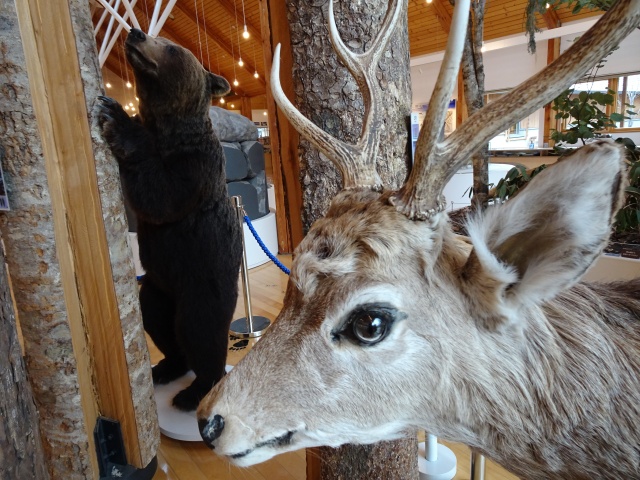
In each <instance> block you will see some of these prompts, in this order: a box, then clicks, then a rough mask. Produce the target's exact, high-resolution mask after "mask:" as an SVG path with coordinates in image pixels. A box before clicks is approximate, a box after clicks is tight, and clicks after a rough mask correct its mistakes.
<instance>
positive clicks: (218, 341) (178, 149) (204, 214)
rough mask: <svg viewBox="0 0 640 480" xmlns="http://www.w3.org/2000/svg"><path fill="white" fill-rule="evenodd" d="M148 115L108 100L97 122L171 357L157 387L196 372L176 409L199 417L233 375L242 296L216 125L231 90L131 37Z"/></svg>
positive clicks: (166, 44) (164, 48)
mask: <svg viewBox="0 0 640 480" xmlns="http://www.w3.org/2000/svg"><path fill="white" fill-rule="evenodd" d="M125 48H126V54H127V59H128V61H129V64H130V65H131V67H132V68H133V71H134V74H135V78H136V89H137V95H138V98H139V99H140V100H139V115H137V116H136V117H133V118H131V117H129V115H128V114H127V113H126V112H125V111H124V110H123V108H122V107H121V106H120V105H119V104H118V103H117V102H116V101H115V100H112V99H110V98H107V97H99V102H98V103H99V105H98V123H99V125H100V127H101V129H102V135H103V137H104V139H105V140H106V142H107V143H108V144H109V146H110V148H111V150H112V152H113V154H114V156H115V157H116V159H117V160H118V164H119V167H120V175H121V180H122V186H123V191H124V195H125V197H126V199H127V201H128V202H129V204H130V206H131V209H132V210H133V212H134V213H135V216H136V220H137V232H138V243H139V246H140V260H141V262H142V266H143V267H144V269H145V270H146V275H144V277H143V279H142V285H141V288H140V306H141V310H142V319H143V323H144V328H145V330H146V332H147V333H148V334H149V336H150V337H151V339H152V340H153V342H154V343H155V345H156V346H157V347H158V349H159V350H160V351H161V352H162V353H163V354H164V359H163V360H161V361H160V362H159V363H158V364H157V365H156V366H154V367H153V381H154V383H158V384H162V383H168V382H171V381H172V380H175V379H176V378H179V377H181V376H182V375H184V374H185V373H186V372H187V371H188V370H189V369H191V370H193V371H194V372H195V374H196V378H195V380H194V381H193V383H192V384H191V385H190V386H189V387H187V388H186V389H184V390H182V391H181V392H179V393H178V394H177V395H176V396H175V397H174V399H173V404H174V405H175V406H176V407H177V408H179V409H181V410H193V409H195V408H196V407H197V405H198V403H199V401H200V400H201V399H202V397H204V395H205V394H206V393H207V392H208V391H209V390H210V389H211V387H212V386H213V385H214V384H215V383H216V382H218V381H219V380H220V379H221V378H222V376H223V375H224V374H225V364H226V357H227V342H228V333H229V325H230V323H231V319H232V316H233V313H234V310H235V306H236V301H237V298H238V273H239V269H240V262H241V259H242V257H241V256H242V239H241V230H240V229H241V227H240V224H239V221H238V218H237V216H236V213H235V209H234V207H233V206H232V204H231V200H230V199H229V197H228V194H227V190H226V185H225V158H224V153H223V150H222V147H221V145H220V142H219V140H218V138H217V137H216V135H215V133H214V131H213V128H212V126H211V120H210V119H209V106H210V105H211V97H212V96H214V97H217V96H221V95H224V94H226V93H227V92H228V91H229V83H228V82H227V81H226V80H225V79H224V78H222V77H219V76H217V75H214V74H212V73H210V72H208V71H206V70H205V69H204V68H203V67H202V65H200V63H199V62H198V60H197V59H196V57H195V56H194V55H193V54H192V53H191V52H189V51H188V50H187V49H185V48H183V47H181V46H179V45H176V44H174V43H173V42H171V41H169V40H167V39H164V38H160V37H158V38H152V37H149V36H147V35H145V34H144V33H143V32H142V31H140V30H137V29H132V30H131V32H130V33H129V35H128V36H127V40H126V42H125Z"/></svg>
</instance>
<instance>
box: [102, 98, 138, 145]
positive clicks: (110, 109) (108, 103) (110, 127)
mask: <svg viewBox="0 0 640 480" xmlns="http://www.w3.org/2000/svg"><path fill="white" fill-rule="evenodd" d="M96 109H97V117H98V125H99V126H100V130H102V136H103V137H104V139H105V140H106V141H107V143H108V144H109V146H110V147H111V149H112V150H113V151H114V153H116V154H117V152H118V150H119V148H121V144H122V138H121V136H122V135H123V134H125V133H126V132H127V131H129V130H130V129H131V127H132V125H133V121H132V120H131V118H130V117H129V115H128V114H127V112H125V111H124V109H123V108H122V106H121V105H120V104H119V103H118V102H116V101H115V100H114V99H113V98H109V97H105V96H102V95H100V96H99V97H98V104H97V106H96Z"/></svg>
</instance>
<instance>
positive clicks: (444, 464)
mask: <svg viewBox="0 0 640 480" xmlns="http://www.w3.org/2000/svg"><path fill="white" fill-rule="evenodd" d="M437 447H438V458H437V460H436V461H434V462H429V461H427V459H426V458H425V456H426V448H427V447H426V445H425V442H420V443H419V444H418V471H419V472H420V480H451V479H452V478H453V477H455V476H456V470H457V460H456V455H455V453H453V451H451V449H449V448H448V447H445V446H444V445H442V444H441V443H438V445H437Z"/></svg>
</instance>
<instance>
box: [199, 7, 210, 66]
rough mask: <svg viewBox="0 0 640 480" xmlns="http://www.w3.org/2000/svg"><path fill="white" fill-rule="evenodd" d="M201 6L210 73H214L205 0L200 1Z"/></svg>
mask: <svg viewBox="0 0 640 480" xmlns="http://www.w3.org/2000/svg"><path fill="white" fill-rule="evenodd" d="M200 5H201V6H202V26H203V28H204V44H205V46H206V47H207V65H208V67H209V71H212V70H213V69H212V68H211V58H209V35H208V34H207V17H206V15H205V13H204V0H201V1H200Z"/></svg>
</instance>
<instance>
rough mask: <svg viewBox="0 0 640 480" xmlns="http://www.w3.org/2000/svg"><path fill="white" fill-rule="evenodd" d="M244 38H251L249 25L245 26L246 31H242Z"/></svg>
mask: <svg viewBox="0 0 640 480" xmlns="http://www.w3.org/2000/svg"><path fill="white" fill-rule="evenodd" d="M242 38H249V31H248V30H247V25H246V24H245V26H244V32H242Z"/></svg>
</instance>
